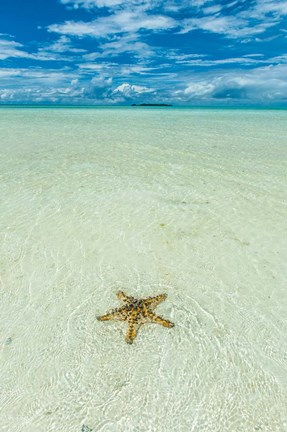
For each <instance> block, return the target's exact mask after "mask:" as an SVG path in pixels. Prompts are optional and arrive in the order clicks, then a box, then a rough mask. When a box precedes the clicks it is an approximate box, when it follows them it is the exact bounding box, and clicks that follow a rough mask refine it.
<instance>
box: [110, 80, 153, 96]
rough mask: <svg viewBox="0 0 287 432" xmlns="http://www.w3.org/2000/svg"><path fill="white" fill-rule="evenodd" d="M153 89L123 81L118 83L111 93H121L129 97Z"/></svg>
mask: <svg viewBox="0 0 287 432" xmlns="http://www.w3.org/2000/svg"><path fill="white" fill-rule="evenodd" d="M154 91H155V90H154V89H152V88H148V87H144V86H139V85H134V84H128V83H123V84H121V85H119V86H118V87H117V88H115V90H114V91H113V93H114V94H115V93H121V94H122V95H124V96H125V97H128V98H131V97H134V96H137V95H141V94H143V93H153V92H154Z"/></svg>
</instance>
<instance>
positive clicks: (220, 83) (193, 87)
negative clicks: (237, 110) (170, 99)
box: [174, 65, 287, 104]
mask: <svg viewBox="0 0 287 432" xmlns="http://www.w3.org/2000/svg"><path fill="white" fill-rule="evenodd" d="M174 96H175V97H176V98H177V100H178V101H181V102H182V101H186V102H191V101H196V100H202V101H213V102H215V101H217V102H220V101H232V100H233V101H244V102H249V103H250V102H252V101H253V102H254V101H256V102H261V103H263V104H264V103H266V104H268V103H270V102H272V101H274V100H277V101H287V65H276V66H265V67H260V68H256V69H254V70H251V71H242V70H240V71H226V72H221V74H218V75H215V74H211V73H207V74H205V75H201V76H195V77H194V79H193V80H192V81H191V82H190V83H189V84H188V86H187V87H185V88H184V89H183V90H176V91H175V92H174Z"/></svg>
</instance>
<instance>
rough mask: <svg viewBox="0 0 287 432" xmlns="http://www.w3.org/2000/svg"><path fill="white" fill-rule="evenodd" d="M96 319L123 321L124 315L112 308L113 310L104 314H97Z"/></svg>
mask: <svg viewBox="0 0 287 432" xmlns="http://www.w3.org/2000/svg"><path fill="white" fill-rule="evenodd" d="M97 319H98V320H99V321H112V320H120V321H124V320H125V317H124V316H123V315H122V314H121V312H119V311H118V310H114V311H112V312H110V313H107V314H105V315H102V316H98V317H97Z"/></svg>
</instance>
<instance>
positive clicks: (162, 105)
mask: <svg viewBox="0 0 287 432" xmlns="http://www.w3.org/2000/svg"><path fill="white" fill-rule="evenodd" d="M132 106H161V107H171V106H172V105H170V104H164V103H161V104H156V103H141V104H132Z"/></svg>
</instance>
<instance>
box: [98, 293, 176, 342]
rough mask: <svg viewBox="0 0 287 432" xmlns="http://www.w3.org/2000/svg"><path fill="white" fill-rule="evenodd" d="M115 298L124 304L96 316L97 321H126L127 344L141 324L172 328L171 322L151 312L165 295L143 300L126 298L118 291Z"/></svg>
mask: <svg viewBox="0 0 287 432" xmlns="http://www.w3.org/2000/svg"><path fill="white" fill-rule="evenodd" d="M117 297H118V298H119V299H120V300H122V301H123V302H124V306H122V307H119V308H117V309H113V310H112V311H111V312H110V313H107V314H106V315H102V316H98V317H97V319H98V320H99V321H110V320H120V321H127V322H128V330H127V333H126V337H125V339H126V342H127V343H128V344H132V343H133V341H134V339H135V337H136V335H137V331H138V329H139V327H140V326H141V325H142V324H146V323H148V322H152V323H156V324H160V325H162V326H164V327H168V328H171V327H173V326H174V324H173V323H172V322H171V321H168V320H166V319H164V318H162V317H160V316H158V315H156V314H155V313H154V312H153V311H154V309H155V308H156V307H157V305H158V304H159V303H161V302H162V301H164V300H165V299H166V297H167V294H159V295H157V296H155V297H147V298H145V299H136V298H134V297H131V296H127V295H126V294H125V293H124V292H123V291H118V292H117Z"/></svg>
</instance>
